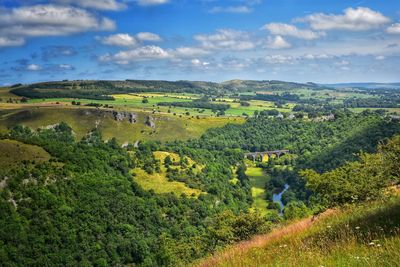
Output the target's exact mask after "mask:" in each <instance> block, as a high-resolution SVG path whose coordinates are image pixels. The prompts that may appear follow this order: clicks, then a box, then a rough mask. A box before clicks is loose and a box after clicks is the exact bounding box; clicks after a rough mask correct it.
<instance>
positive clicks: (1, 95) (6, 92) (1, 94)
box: [0, 87, 21, 102]
mask: <svg viewBox="0 0 400 267" xmlns="http://www.w3.org/2000/svg"><path fill="white" fill-rule="evenodd" d="M10 98H11V99H14V100H17V99H20V98H21V97H19V96H16V95H14V94H12V93H10V89H9V88H6V87H0V99H1V100H0V102H6V101H7V100H8V99H10Z"/></svg>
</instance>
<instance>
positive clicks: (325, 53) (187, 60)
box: [0, 0, 400, 84]
mask: <svg viewBox="0 0 400 267" xmlns="http://www.w3.org/2000/svg"><path fill="white" fill-rule="evenodd" d="M0 62H1V63H2V64H1V65H0V84H12V83H17V82H23V83H28V82H36V81H46V80H62V79H166V80H211V81H223V80H229V79H257V80H271V79H279V80H285V81H298V82H308V81H313V82H319V83H334V82H367V81H368V82H369V81H376V82H394V81H400V1H399V0H384V1H383V0H364V1H362V0H354V1H353V0H346V1H345V0H334V1H333V0H332V1H329V0H229V1H228V0H225V1H223V0H47V1H44V0H0Z"/></svg>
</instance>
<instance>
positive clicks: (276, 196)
mask: <svg viewBox="0 0 400 267" xmlns="http://www.w3.org/2000/svg"><path fill="white" fill-rule="evenodd" d="M288 189H289V185H288V184H285V188H284V189H283V190H282V192H280V193H279V194H273V195H272V200H273V201H274V202H276V203H279V205H280V206H281V210H280V213H279V214H280V215H282V214H283V209H284V208H285V205H283V203H282V195H283V193H285V192H286V191H287V190H288Z"/></svg>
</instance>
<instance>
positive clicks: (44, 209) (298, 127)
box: [0, 102, 400, 266]
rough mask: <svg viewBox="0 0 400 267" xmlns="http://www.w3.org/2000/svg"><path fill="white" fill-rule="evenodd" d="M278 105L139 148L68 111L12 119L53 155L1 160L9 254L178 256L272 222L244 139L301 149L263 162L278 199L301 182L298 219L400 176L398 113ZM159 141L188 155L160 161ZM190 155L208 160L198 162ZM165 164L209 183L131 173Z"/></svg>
mask: <svg viewBox="0 0 400 267" xmlns="http://www.w3.org/2000/svg"><path fill="white" fill-rule="evenodd" d="M189 103H192V102H189ZM168 104H169V105H170V103H168ZM274 114H275V112H274ZM269 115H270V114H269V113H265V114H262V115H260V114H258V115H257V116H255V117H252V118H249V119H247V121H246V122H245V123H244V124H242V125H233V124H228V125H226V126H224V127H222V128H217V129H211V130H208V131H207V132H206V133H205V134H204V135H203V136H202V137H201V138H199V139H194V140H189V141H173V142H169V143H165V144H162V143H160V142H154V141H148V142H140V143H139V145H138V146H134V145H132V144H130V145H128V146H127V148H121V146H120V144H118V143H117V141H116V140H115V139H110V140H108V141H107V142H105V141H103V140H102V136H101V133H100V132H99V131H98V130H93V131H91V132H90V133H88V134H87V136H85V137H84V138H83V139H82V140H79V141H77V140H75V139H74V135H73V132H72V129H71V128H70V127H69V126H68V125H66V124H65V123H60V124H59V125H57V126H55V127H54V128H53V129H40V130H37V131H32V130H31V129H29V128H27V127H23V126H17V127H15V128H13V129H11V131H10V133H9V134H8V135H5V136H3V138H9V139H14V140H18V141H21V142H24V143H28V144H32V145H38V146H41V147H43V148H44V149H45V150H46V151H47V152H49V154H50V155H51V156H52V158H51V160H50V161H49V162H44V163H33V162H28V161H27V162H24V163H22V164H21V165H20V166H19V168H18V169H7V170H0V178H3V177H8V179H7V184H6V186H5V187H4V189H2V190H0V262H2V263H3V264H4V265H21V266H25V265H40V266H42V265H71V266H72V265H73V266H76V265H96V266H109V265H127V264H136V265H139V266H176V265H184V264H186V263H188V262H190V261H192V260H194V259H196V258H199V257H203V256H205V255H207V254H208V253H211V252H212V251H214V250H215V249H217V248H219V247H221V246H225V245H227V244H230V243H232V242H237V241H239V240H243V239H247V238H249V237H250V236H252V235H254V234H256V233H260V232H264V231H267V230H268V229H269V228H270V227H271V223H272V222H271V221H267V220H266V218H262V217H261V216H260V215H259V214H257V213H249V212H248V210H249V207H250V206H251V204H252V201H253V200H252V197H251V190H250V189H251V187H250V184H249V180H248V178H247V176H246V166H245V165H244V162H243V152H244V151H264V150H275V149H289V150H290V152H291V155H287V156H283V157H282V158H279V159H271V160H270V161H269V162H268V163H261V164H260V166H261V167H263V168H264V169H265V171H267V172H268V173H269V174H270V176H271V179H270V180H269V182H268V184H267V185H266V192H267V194H266V195H267V198H268V200H270V198H271V197H272V194H273V193H274V192H276V191H277V190H282V188H283V186H284V185H285V184H286V183H287V184H289V185H290V188H289V190H288V191H286V192H285V193H284V195H283V199H282V200H283V202H284V203H285V204H286V207H285V212H284V217H285V218H286V219H293V218H297V217H301V216H306V215H308V214H310V213H311V208H312V207H313V205H314V206H316V205H320V206H323V207H329V206H333V205H337V204H342V203H347V202H351V201H362V200H366V199H370V198H374V197H376V196H378V195H379V193H380V192H381V191H382V188H385V187H387V186H388V185H389V184H396V183H399V182H400V181H399V173H400V169H399V164H398V162H399V154H400V152H399V151H400V139H399V137H398V136H397V137H394V138H393V139H391V140H390V141H389V142H388V143H386V144H384V145H379V143H380V142H381V141H382V140H386V139H388V138H392V137H393V136H395V135H396V134H399V133H400V125H399V124H398V123H397V122H393V121H390V120H386V119H385V118H382V116H380V115H379V114H376V113H372V112H364V113H360V114H353V113H351V112H347V111H340V112H339V111H336V113H335V120H334V121H325V122H314V121H304V120H280V119H276V118H271V117H269ZM378 146H379V148H378V150H377V147H378ZM360 150H362V151H363V154H361V156H357V154H356V153H359V151H360ZM155 151H170V152H174V153H176V154H178V155H179V156H180V158H181V161H180V162H173V161H172V160H171V158H168V157H167V158H166V159H165V160H164V162H160V161H159V160H157V159H156V158H155V157H154V153H153V152H155ZM377 151H378V152H377ZM375 152H377V154H372V153H375ZM366 153H369V154H366ZM187 158H191V159H193V160H194V161H195V162H196V164H200V165H201V166H204V167H202V168H201V170H198V168H196V166H190V164H189V161H188V160H187ZM178 165H179V166H178ZM161 167H163V168H164V167H165V168H166V169H167V177H168V179H170V180H171V181H181V182H184V183H185V184H186V185H187V186H189V187H192V188H197V189H199V190H201V191H203V192H204V193H203V194H200V196H199V197H198V198H195V197H191V196H186V195H182V196H180V197H177V196H175V195H174V194H172V193H170V194H155V193H154V192H153V191H144V190H143V189H142V188H141V187H140V186H139V185H138V184H137V183H136V182H135V177H132V174H131V169H132V168H142V169H144V170H145V171H146V172H148V173H159V172H161ZM233 167H235V168H233ZM233 169H236V177H237V182H235V183H234V182H231V181H232V178H233V177H234V174H233ZM306 169H307V170H306ZM270 208H277V207H273V206H271V207H270ZM275 219H276V218H275ZM275 219H273V220H275ZM271 220H272V219H271ZM273 220H272V221H273Z"/></svg>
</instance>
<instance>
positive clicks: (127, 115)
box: [112, 110, 137, 123]
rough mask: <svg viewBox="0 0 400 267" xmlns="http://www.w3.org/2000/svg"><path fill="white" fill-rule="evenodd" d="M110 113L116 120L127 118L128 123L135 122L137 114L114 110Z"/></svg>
mask: <svg viewBox="0 0 400 267" xmlns="http://www.w3.org/2000/svg"><path fill="white" fill-rule="evenodd" d="M112 115H113V117H114V120H116V121H123V120H128V121H129V122H130V123H136V121H137V115H136V114H135V113H133V112H128V111H116V110H114V111H112Z"/></svg>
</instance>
